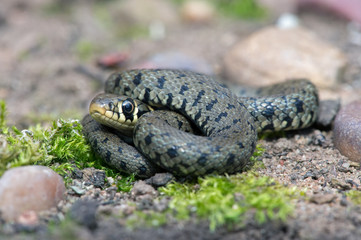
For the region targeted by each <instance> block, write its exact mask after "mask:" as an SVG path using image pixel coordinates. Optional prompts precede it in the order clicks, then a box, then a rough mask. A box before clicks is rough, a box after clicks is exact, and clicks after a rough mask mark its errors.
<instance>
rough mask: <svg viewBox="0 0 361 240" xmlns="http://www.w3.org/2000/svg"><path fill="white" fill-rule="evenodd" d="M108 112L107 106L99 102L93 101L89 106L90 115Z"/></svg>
mask: <svg viewBox="0 0 361 240" xmlns="http://www.w3.org/2000/svg"><path fill="white" fill-rule="evenodd" d="M105 112H106V110H105V108H104V107H103V106H101V105H99V104H96V103H91V104H90V106H89V113H90V115H97V114H100V115H104V114H105Z"/></svg>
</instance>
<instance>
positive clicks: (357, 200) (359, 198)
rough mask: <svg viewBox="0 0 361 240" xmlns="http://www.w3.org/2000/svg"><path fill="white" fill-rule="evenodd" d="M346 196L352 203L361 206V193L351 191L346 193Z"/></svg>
mask: <svg viewBox="0 0 361 240" xmlns="http://www.w3.org/2000/svg"><path fill="white" fill-rule="evenodd" d="M346 196H347V197H348V198H349V199H350V201H351V202H353V203H354V204H357V205H361V192H360V191H356V190H351V191H348V192H347V193H346Z"/></svg>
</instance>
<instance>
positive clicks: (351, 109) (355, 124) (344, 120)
mask: <svg viewBox="0 0 361 240" xmlns="http://www.w3.org/2000/svg"><path fill="white" fill-rule="evenodd" d="M333 142H334V144H335V147H336V148H337V149H338V150H339V151H340V152H341V153H342V155H345V156H346V157H348V158H349V159H350V160H351V161H355V162H361V100H358V101H355V102H352V103H350V104H348V105H346V106H344V107H342V108H341V110H340V111H339V112H338V114H337V116H336V119H335V122H334V128H333Z"/></svg>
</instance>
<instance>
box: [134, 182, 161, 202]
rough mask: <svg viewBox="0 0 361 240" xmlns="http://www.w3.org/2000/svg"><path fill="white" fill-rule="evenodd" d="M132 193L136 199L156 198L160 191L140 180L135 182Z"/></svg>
mask: <svg viewBox="0 0 361 240" xmlns="http://www.w3.org/2000/svg"><path fill="white" fill-rule="evenodd" d="M130 194H131V196H132V197H133V198H135V199H141V198H148V197H150V198H154V197H156V196H157V195H158V192H157V191H156V190H155V189H154V188H153V187H152V186H151V185H148V184H146V183H145V182H144V181H141V180H140V181H137V182H136V183H135V184H134V186H133V188H132V190H131V191H130Z"/></svg>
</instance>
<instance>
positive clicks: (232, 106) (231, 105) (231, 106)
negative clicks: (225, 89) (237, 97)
mask: <svg viewBox="0 0 361 240" xmlns="http://www.w3.org/2000/svg"><path fill="white" fill-rule="evenodd" d="M233 108H236V106H234V105H233V104H229V103H228V106H227V109H228V110H229V109H233Z"/></svg>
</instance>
